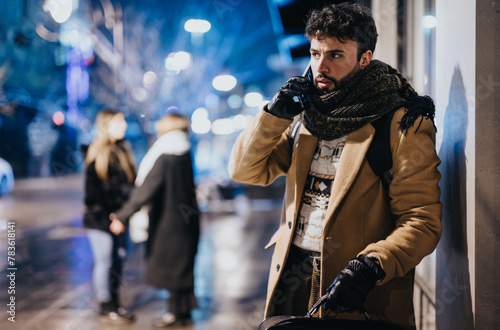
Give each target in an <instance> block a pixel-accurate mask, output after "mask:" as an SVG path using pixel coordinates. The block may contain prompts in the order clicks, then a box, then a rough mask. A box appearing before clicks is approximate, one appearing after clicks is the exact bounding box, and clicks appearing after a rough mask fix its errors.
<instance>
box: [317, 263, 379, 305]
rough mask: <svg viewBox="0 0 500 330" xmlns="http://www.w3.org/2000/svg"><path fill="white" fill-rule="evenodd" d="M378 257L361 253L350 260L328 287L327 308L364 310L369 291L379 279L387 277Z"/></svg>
mask: <svg viewBox="0 0 500 330" xmlns="http://www.w3.org/2000/svg"><path fill="white" fill-rule="evenodd" d="M376 260H377V258H376V257H368V256H366V255H360V256H359V257H357V258H355V259H352V260H350V261H349V262H348V263H347V267H346V268H344V269H343V270H341V271H340V273H339V274H338V275H337V277H336V278H335V280H334V281H333V283H332V285H330V287H329V288H328V289H327V294H328V296H327V299H326V302H325V308H330V309H331V310H335V309H337V308H341V309H342V310H344V311H351V312H352V311H356V310H360V309H361V310H362V308H363V303H364V302H365V300H366V297H367V296H368V293H369V292H370V291H371V290H373V288H374V287H375V284H376V283H377V281H379V280H382V279H383V278H384V277H385V272H384V270H383V269H382V267H380V265H379V264H378V263H377V262H376Z"/></svg>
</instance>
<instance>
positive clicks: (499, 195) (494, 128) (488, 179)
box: [474, 0, 500, 329]
mask: <svg viewBox="0 0 500 330" xmlns="http://www.w3.org/2000/svg"><path fill="white" fill-rule="evenodd" d="M476 3H477V9H476V18H477V21H476V63H475V69H476V86H475V87H476V95H475V96H476V98H475V102H476V123H475V124H476V140H475V148H476V171H475V176H476V181H475V187H474V188H475V197H476V198H475V214H474V215H475V218H474V219H475V221H474V227H475V238H476V240H475V243H476V244H475V264H476V269H475V270H476V273H475V283H476V284H475V290H474V293H475V304H474V306H475V321H476V329H500V266H499V263H498V256H499V254H500V187H499V185H500V145H499V144H500V142H499V141H500V60H499V59H500V3H499V2H497V1H485V0H477V2H476Z"/></svg>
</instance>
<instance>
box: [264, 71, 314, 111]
mask: <svg viewBox="0 0 500 330" xmlns="http://www.w3.org/2000/svg"><path fill="white" fill-rule="evenodd" d="M310 86H311V81H310V80H309V79H307V78H305V77H292V78H290V79H288V80H287V82H286V83H285V84H284V85H283V86H282V87H281V89H280V90H279V92H278V93H276V95H274V97H273V99H272V100H271V102H269V104H268V105H267V107H266V108H265V110H266V111H267V112H269V113H270V114H272V115H275V116H276V117H279V118H285V119H292V118H293V117H295V116H296V115H298V114H299V113H301V112H302V111H304V104H305V103H306V102H307V101H308V100H309V91H310Z"/></svg>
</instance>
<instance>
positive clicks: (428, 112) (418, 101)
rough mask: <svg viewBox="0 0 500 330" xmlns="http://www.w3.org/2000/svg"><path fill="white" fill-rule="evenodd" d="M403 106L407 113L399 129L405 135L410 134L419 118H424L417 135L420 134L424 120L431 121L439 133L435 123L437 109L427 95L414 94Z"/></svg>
mask: <svg viewBox="0 0 500 330" xmlns="http://www.w3.org/2000/svg"><path fill="white" fill-rule="evenodd" d="M403 106H404V107H405V108H406V113H405V114H404V115H403V118H401V122H400V123H399V124H400V125H399V129H400V130H401V131H402V132H403V133H404V134H405V135H406V134H407V133H408V130H409V129H410V127H413V125H414V124H415V121H416V120H417V118H418V117H419V116H422V119H421V120H420V123H419V124H418V127H417V129H416V130H415V133H416V132H418V130H419V128H420V125H421V124H422V121H423V120H424V118H427V119H430V120H431V121H432V124H433V125H434V129H435V130H436V131H437V128H436V124H435V123H434V116H435V113H436V107H435V106H434V101H433V100H432V98H430V97H429V96H427V95H424V96H419V95H418V94H417V93H416V92H413V93H412V94H411V95H410V96H409V97H408V98H407V100H406V102H405V103H404V104H403Z"/></svg>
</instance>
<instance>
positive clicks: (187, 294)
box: [167, 288, 196, 318]
mask: <svg viewBox="0 0 500 330" xmlns="http://www.w3.org/2000/svg"><path fill="white" fill-rule="evenodd" d="M169 292H170V297H169V298H168V300H167V308H168V311H169V312H170V313H172V314H174V315H175V316H176V317H177V318H185V317H188V316H189V315H190V314H189V313H190V311H191V310H193V309H195V308H196V297H195V295H194V291H193V288H189V289H181V290H169Z"/></svg>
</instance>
